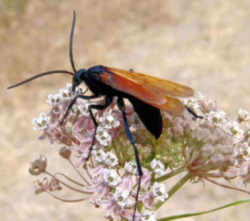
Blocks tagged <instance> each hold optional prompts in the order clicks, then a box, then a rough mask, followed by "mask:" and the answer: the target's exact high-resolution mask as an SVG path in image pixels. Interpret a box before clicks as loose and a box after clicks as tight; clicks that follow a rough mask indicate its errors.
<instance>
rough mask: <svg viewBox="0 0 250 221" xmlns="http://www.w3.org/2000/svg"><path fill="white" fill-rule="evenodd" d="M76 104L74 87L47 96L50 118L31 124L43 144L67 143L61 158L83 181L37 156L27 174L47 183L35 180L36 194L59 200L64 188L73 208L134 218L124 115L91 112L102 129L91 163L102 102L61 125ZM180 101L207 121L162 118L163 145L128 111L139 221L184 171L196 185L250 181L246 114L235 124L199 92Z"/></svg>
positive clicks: (78, 109)
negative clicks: (84, 205)
mask: <svg viewBox="0 0 250 221" xmlns="http://www.w3.org/2000/svg"><path fill="white" fill-rule="evenodd" d="M76 93H77V94H79V93H81V90H80V89H78V90H77V92H76ZM72 98H73V94H72V92H71V86H70V85H67V86H66V88H64V89H61V90H60V91H59V93H57V94H54V95H49V96H48V100H47V103H48V104H49V106H50V110H49V112H48V113H46V114H45V113H42V114H40V116H39V117H38V118H37V119H34V120H33V125H34V129H35V130H40V131H41V132H42V135H41V137H42V138H44V139H45V138H47V139H49V140H50V142H51V143H52V144H53V143H58V144H60V145H62V148H61V150H60V156H61V157H62V158H64V159H66V160H68V161H69V162H70V164H71V166H72V167H73V168H74V169H75V170H76V171H77V172H78V174H79V178H80V180H81V182H79V181H76V180H74V179H72V178H70V177H68V176H66V175H64V174H63V173H50V172H48V171H47V163H48V162H47V161H46V158H45V157H40V158H39V159H38V160H35V161H34V162H33V163H32V165H31V168H30V173H31V174H32V175H39V174H41V173H45V174H47V175H48V177H47V178H43V180H38V181H37V182H36V186H37V190H36V193H41V192H47V193H49V194H50V195H52V196H53V197H55V198H57V199H61V198H59V197H58V196H56V195H55V191H59V190H61V189H62V188H63V187H66V188H69V189H71V190H72V191H75V192H79V193H81V194H83V198H82V199H76V200H75V201H76V202H79V201H81V200H87V199H88V200H89V202H91V203H92V204H93V205H94V206H96V207H98V208H102V209H104V211H105V217H106V218H107V219H111V220H131V217H132V216H133V211H134V205H135V197H136V190H137V185H138V183H137V168H136V164H135V158H134V152H133V149H132V147H131V145H130V143H129V141H128V139H127V137H126V134H125V130H124V125H123V121H122V115H121V113H120V111H119V110H118V109H117V107H116V106H115V105H111V106H110V107H109V108H107V109H105V110H104V111H94V115H95V118H96V120H97V122H98V128H97V132H96V139H95V143H94V147H93V151H92V153H91V156H90V159H89V160H88V161H86V158H87V156H88V154H89V149H90V146H91V145H92V140H93V134H94V130H95V125H94V123H93V121H92V120H91V118H90V115H89V113H88V106H89V105H90V104H91V103H100V102H101V101H98V100H95V101H89V100H78V101H77V103H76V104H75V105H74V106H73V109H72V111H71V112H70V114H69V115H68V116H67V118H66V119H65V121H64V123H63V124H60V122H61V119H62V117H63V116H64V113H65V111H66V109H67V107H68V105H69V102H70V101H71V99H72ZM183 102H184V103H185V105H187V106H188V107H189V108H190V109H191V110H193V111H194V112H195V113H197V114H198V115H199V116H202V119H198V118H197V119H196V118H194V117H193V115H191V114H190V113H189V112H188V111H186V112H184V113H183V115H181V116H172V115H170V114H169V113H162V116H163V119H164V129H163V133H162V135H161V137H160V139H158V140H155V138H154V137H153V136H152V135H151V134H150V133H149V132H148V131H147V130H146V129H145V128H144V126H143V125H142V123H141V122H140V120H139V118H138V117H137V115H136V113H135V112H134V110H133V107H132V106H131V105H130V104H127V105H126V115H127V118H128V123H129V126H130V129H131V131H132V134H133V136H134V138H135V142H136V145H137V147H138V149H139V156H140V161H141V165H142V168H143V177H142V183H141V187H142V188H141V191H140V194H139V199H138V201H139V202H138V204H137V208H138V209H137V212H136V220H142V221H144V220H150V221H153V220H156V213H155V211H156V210H157V209H158V208H159V206H160V205H162V204H163V203H164V202H166V201H167V199H168V198H169V197H171V196H172V194H173V191H171V189H167V188H166V186H165V184H164V181H166V180H167V179H168V178H169V177H172V176H173V175H175V174H178V173H180V172H186V174H188V175H189V178H190V179H192V180H195V181H197V182H198V181H206V180H207V181H210V182H214V183H216V184H218V183H217V181H215V180H216V179H217V178H224V179H225V180H226V181H231V180H232V179H235V178H239V179H240V180H241V181H242V183H244V184H247V183H248V182H249V181H250V172H249V171H250V115H249V113H248V112H247V111H245V110H242V109H241V110H239V112H238V116H237V117H236V119H230V118H229V116H228V115H227V114H226V113H225V112H223V111H222V110H220V109H219V108H218V107H217V105H216V103H215V102H214V101H212V100H209V99H207V98H205V97H204V96H202V95H200V94H199V95H197V96H196V97H193V98H190V99H186V100H184V101H183ZM72 153H74V154H72ZM45 164H46V165H45ZM83 174H84V175H83ZM60 176H62V177H63V178H64V179H63V180H62V179H60ZM49 177H50V179H49ZM65 179H66V181H67V182H66V181H65ZM75 185H76V186H77V187H73V186H75ZM230 188H231V187H230ZM61 200H63V201H65V202H67V201H70V202H72V201H74V200H66V199H61Z"/></svg>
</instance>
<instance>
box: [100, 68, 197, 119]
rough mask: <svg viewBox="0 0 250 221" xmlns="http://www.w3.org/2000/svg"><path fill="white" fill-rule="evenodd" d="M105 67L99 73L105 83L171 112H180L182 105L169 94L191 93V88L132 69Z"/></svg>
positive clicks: (188, 94) (181, 95)
mask: <svg viewBox="0 0 250 221" xmlns="http://www.w3.org/2000/svg"><path fill="white" fill-rule="evenodd" d="M105 69H106V70H107V72H104V73H102V74H101V75H100V77H101V80H102V81H103V82H104V83H105V84H107V85H110V86H111V87H113V88H115V89H117V90H120V91H123V92H125V93H128V94H130V95H133V96H134V97H136V98H138V99H140V100H142V101H144V102H146V103H148V104H150V105H152V106H154V107H156V108H159V109H161V110H165V111H168V112H170V113H172V114H176V115H178V114H181V113H182V112H183V109H184V106H183V104H182V102H181V101H179V100H178V99H176V98H173V97H170V96H178V97H189V96H192V95H193V89H191V88H189V87H187V86H184V85H180V84H177V83H174V82H172V81H168V80H164V79H161V78H156V77H152V76H148V75H145V74H140V73H136V72H133V71H125V70H120V69H116V68H110V67H105ZM168 95H170V96H168Z"/></svg>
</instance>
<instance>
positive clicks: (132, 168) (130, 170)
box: [124, 161, 137, 175]
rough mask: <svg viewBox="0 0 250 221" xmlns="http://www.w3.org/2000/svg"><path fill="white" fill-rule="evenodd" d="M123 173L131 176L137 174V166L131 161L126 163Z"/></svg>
mask: <svg viewBox="0 0 250 221" xmlns="http://www.w3.org/2000/svg"><path fill="white" fill-rule="evenodd" d="M124 169H125V171H127V172H128V173H131V174H135V175H136V174H137V166H136V163H135V162H133V161H130V162H126V163H125V166H124Z"/></svg>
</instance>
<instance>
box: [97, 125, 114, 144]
mask: <svg viewBox="0 0 250 221" xmlns="http://www.w3.org/2000/svg"><path fill="white" fill-rule="evenodd" d="M96 140H97V141H98V142H99V143H100V144H101V145H103V146H108V145H110V144H111V141H112V138H111V136H110V134H109V133H108V131H107V130H106V129H105V128H103V127H101V126H99V127H98V128H97V131H96Z"/></svg>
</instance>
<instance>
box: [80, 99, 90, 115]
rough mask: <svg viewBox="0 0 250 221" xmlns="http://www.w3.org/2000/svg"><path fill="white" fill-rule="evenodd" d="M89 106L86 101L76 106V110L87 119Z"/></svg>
mask: <svg viewBox="0 0 250 221" xmlns="http://www.w3.org/2000/svg"><path fill="white" fill-rule="evenodd" d="M89 105H90V103H89V102H87V101H85V102H82V103H80V104H79V105H77V106H78V110H79V111H80V113H81V114H82V115H83V116H85V117H88V116H89V115H90V113H89Z"/></svg>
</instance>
